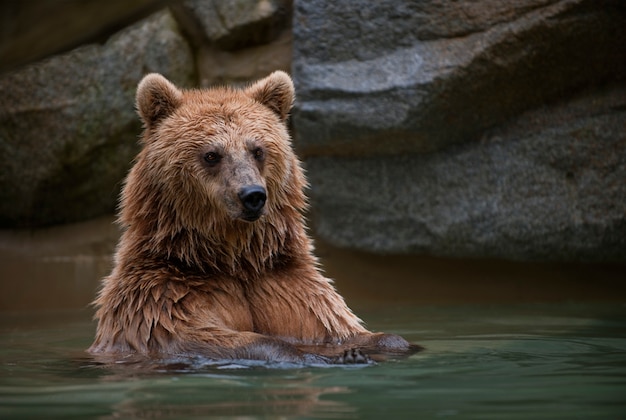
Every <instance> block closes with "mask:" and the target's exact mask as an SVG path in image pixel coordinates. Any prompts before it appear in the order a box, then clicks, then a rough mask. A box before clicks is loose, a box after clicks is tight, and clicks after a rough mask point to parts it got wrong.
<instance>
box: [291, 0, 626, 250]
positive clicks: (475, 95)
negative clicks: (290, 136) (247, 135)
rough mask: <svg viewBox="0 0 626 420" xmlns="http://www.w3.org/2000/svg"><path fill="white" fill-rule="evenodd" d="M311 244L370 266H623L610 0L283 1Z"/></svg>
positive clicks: (618, 77) (615, 15)
mask: <svg viewBox="0 0 626 420" xmlns="http://www.w3.org/2000/svg"><path fill="white" fill-rule="evenodd" d="M294 14H295V16H294V46H295V50H294V63H293V76H294V79H295V83H296V88H297V92H298V101H297V104H296V108H295V110H294V118H293V121H294V126H295V130H296V140H297V148H298V150H299V152H300V153H301V155H303V156H304V157H305V160H306V165H307V168H308V173H309V178H310V181H311V185H312V190H311V192H312V199H313V204H314V210H315V211H314V216H315V218H314V220H315V225H316V229H317V233H318V234H319V235H320V236H321V237H322V238H323V239H325V240H327V241H329V242H331V243H334V244H337V245H341V246H345V247H351V248H358V249H363V250H369V251H377V252H420V253H432V254H436V255H450V256H498V257H505V258H512V259H561V260H575V259H576V260H579V259H583V260H621V261H625V260H626V239H625V238H626V187H625V186H624V184H625V183H626V182H625V180H626V158H625V156H626V113H625V111H624V109H625V108H624V107H625V105H626V91H625V89H624V86H625V84H624V81H625V79H626V48H624V45H626V7H625V6H624V5H623V4H622V2H619V1H618V0H614V1H602V2H596V1H592V0H562V1H558V0H526V1H515V2H514V1H495V0H482V1H478V2H476V1H458V2H439V1H434V0H433V1H424V2H402V1H393V0H387V1H385V0H382V1H379V2H366V1H364V0H363V1H356V2H349V3H345V2H333V1H330V0H316V1H306V2H305V1H297V2H296V3H295V6H294Z"/></svg>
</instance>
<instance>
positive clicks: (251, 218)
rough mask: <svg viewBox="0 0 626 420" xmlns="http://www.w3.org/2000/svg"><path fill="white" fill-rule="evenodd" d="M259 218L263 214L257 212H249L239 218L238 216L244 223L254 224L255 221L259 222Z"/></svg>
mask: <svg viewBox="0 0 626 420" xmlns="http://www.w3.org/2000/svg"><path fill="white" fill-rule="evenodd" d="M261 216H263V212H262V211H258V212H249V211H246V212H244V213H242V214H241V216H239V219H241V220H243V221H245V222H256V221H257V220H259V219H260V218H261Z"/></svg>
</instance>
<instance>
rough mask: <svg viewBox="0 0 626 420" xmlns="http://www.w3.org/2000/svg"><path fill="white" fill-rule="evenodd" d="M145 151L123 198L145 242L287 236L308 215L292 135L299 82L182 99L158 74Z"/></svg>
mask: <svg viewBox="0 0 626 420" xmlns="http://www.w3.org/2000/svg"><path fill="white" fill-rule="evenodd" d="M136 99H137V110H138V113H139V115H140V117H141V119H142V121H143V123H144V133H143V138H142V145H143V148H142V150H141V152H140V153H139V155H138V157H137V159H136V161H135V165H134V166H133V168H132V169H131V171H130V173H129V175H128V177H127V179H126V183H125V186H124V190H123V192H122V199H121V212H120V220H121V222H122V224H123V225H126V226H133V225H135V226H137V225H142V224H143V225H146V226H151V227H152V228H151V229H149V230H150V232H145V234H147V235H159V236H161V237H170V238H171V237H173V236H175V235H177V234H178V233H179V232H181V231H194V232H200V233H203V234H204V236H211V235H215V234H216V232H218V231H221V232H222V233H221V235H220V237H221V239H223V238H224V236H225V235H227V234H226V233H224V231H225V230H228V229H229V228H232V229H239V230H246V229H248V230H249V229H250V228H249V227H246V226H244V225H254V224H267V223H269V224H270V225H272V226H284V225H285V223H284V222H283V223H281V222H280V219H281V218H282V217H283V216H284V215H285V214H289V213H290V212H291V213H293V212H294V211H296V212H297V213H298V214H300V213H301V211H302V210H303V209H304V208H305V207H306V199H305V197H304V192H303V190H304V187H305V183H306V181H305V179H304V175H303V172H302V169H301V167H300V162H299V161H298V159H297V157H296V156H295V153H294V152H293V148H292V145H291V139H290V136H289V133H288V130H287V125H286V121H287V117H288V114H289V111H290V109H291V107H292V104H293V101H294V86H293V83H292V81H291V78H290V77H289V76H288V75H287V74H286V73H284V72H281V71H277V72H274V73H272V74H271V75H270V76H268V77H266V78H265V79H262V80H260V81H258V82H256V83H254V84H252V85H250V86H249V87H247V88H244V89H233V88H213V89H198V90H184V89H179V88H178V87H176V86H175V85H174V84H172V83H171V82H169V81H168V80H167V79H166V78H164V77H163V76H161V75H159V74H149V75H147V76H145V77H144V79H143V80H142V81H141V82H140V84H139V86H138V88H137V98H136Z"/></svg>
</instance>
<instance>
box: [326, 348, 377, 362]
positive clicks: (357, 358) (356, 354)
mask: <svg viewBox="0 0 626 420" xmlns="http://www.w3.org/2000/svg"><path fill="white" fill-rule="evenodd" d="M371 361H372V360H371V359H370V358H369V356H368V355H367V354H365V353H363V352H362V351H361V350H359V349H349V350H346V351H344V352H343V354H341V355H339V356H335V357H333V358H332V362H333V363H334V364H339V365H361V364H368V363H371Z"/></svg>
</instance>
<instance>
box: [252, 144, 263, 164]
mask: <svg viewBox="0 0 626 420" xmlns="http://www.w3.org/2000/svg"><path fill="white" fill-rule="evenodd" d="M252 156H254V158H255V159H256V160H258V161H262V160H263V158H264V157H265V152H264V151H263V149H261V148H260V147H257V148H256V149H254V150H253V151H252Z"/></svg>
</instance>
